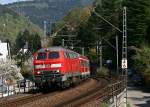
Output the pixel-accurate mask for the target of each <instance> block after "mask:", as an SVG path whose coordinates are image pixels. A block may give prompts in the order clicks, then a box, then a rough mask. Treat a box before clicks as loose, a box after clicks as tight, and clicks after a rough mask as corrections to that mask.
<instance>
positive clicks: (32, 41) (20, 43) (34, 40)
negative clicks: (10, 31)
mask: <svg viewBox="0 0 150 107" xmlns="http://www.w3.org/2000/svg"><path fill="white" fill-rule="evenodd" d="M26 43H28V49H29V51H30V52H31V53H33V52H35V51H36V50H38V49H39V48H41V38H40V36H39V35H38V34H37V33H35V34H30V32H29V31H28V30H25V31H24V32H23V33H21V32H20V33H19V34H18V36H17V39H16V50H17V52H18V51H19V50H20V49H21V48H23V47H24V46H25V44H26Z"/></svg>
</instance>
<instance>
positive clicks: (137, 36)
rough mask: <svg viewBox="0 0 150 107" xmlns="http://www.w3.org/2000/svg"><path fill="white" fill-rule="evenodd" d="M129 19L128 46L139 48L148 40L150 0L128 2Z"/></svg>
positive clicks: (127, 0) (128, 0)
mask: <svg viewBox="0 0 150 107" xmlns="http://www.w3.org/2000/svg"><path fill="white" fill-rule="evenodd" d="M124 4H125V5H126V6H127V13H128V15H127V17H128V44H129V45H133V46H139V45H140V44H141V43H142V42H143V41H145V40H146V37H147V36H148V35H146V33H147V30H148V26H149V21H150V17H149V16H150V2H149V0H132V1H131V0H126V2H125V3H124Z"/></svg>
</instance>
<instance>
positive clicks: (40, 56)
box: [37, 53, 46, 60]
mask: <svg viewBox="0 0 150 107" xmlns="http://www.w3.org/2000/svg"><path fill="white" fill-rule="evenodd" d="M44 59H46V53H38V55H37V60H44Z"/></svg>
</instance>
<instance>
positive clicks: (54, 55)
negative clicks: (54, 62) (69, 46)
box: [48, 52, 59, 59]
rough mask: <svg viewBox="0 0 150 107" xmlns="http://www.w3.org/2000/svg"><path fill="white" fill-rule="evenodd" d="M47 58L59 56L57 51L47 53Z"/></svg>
mask: <svg viewBox="0 0 150 107" xmlns="http://www.w3.org/2000/svg"><path fill="white" fill-rule="evenodd" d="M48 58H49V59H55V58H59V53H58V52H50V53H49V54H48Z"/></svg>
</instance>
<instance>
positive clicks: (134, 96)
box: [128, 85, 150, 107]
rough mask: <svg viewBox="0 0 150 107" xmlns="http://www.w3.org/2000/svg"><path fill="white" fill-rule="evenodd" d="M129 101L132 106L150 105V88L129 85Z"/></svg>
mask: <svg viewBox="0 0 150 107" xmlns="http://www.w3.org/2000/svg"><path fill="white" fill-rule="evenodd" d="M128 102H129V103H130V105H131V107H150V90H148V89H145V88H143V87H140V86H136V87H135V86H133V85H130V86H128Z"/></svg>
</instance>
